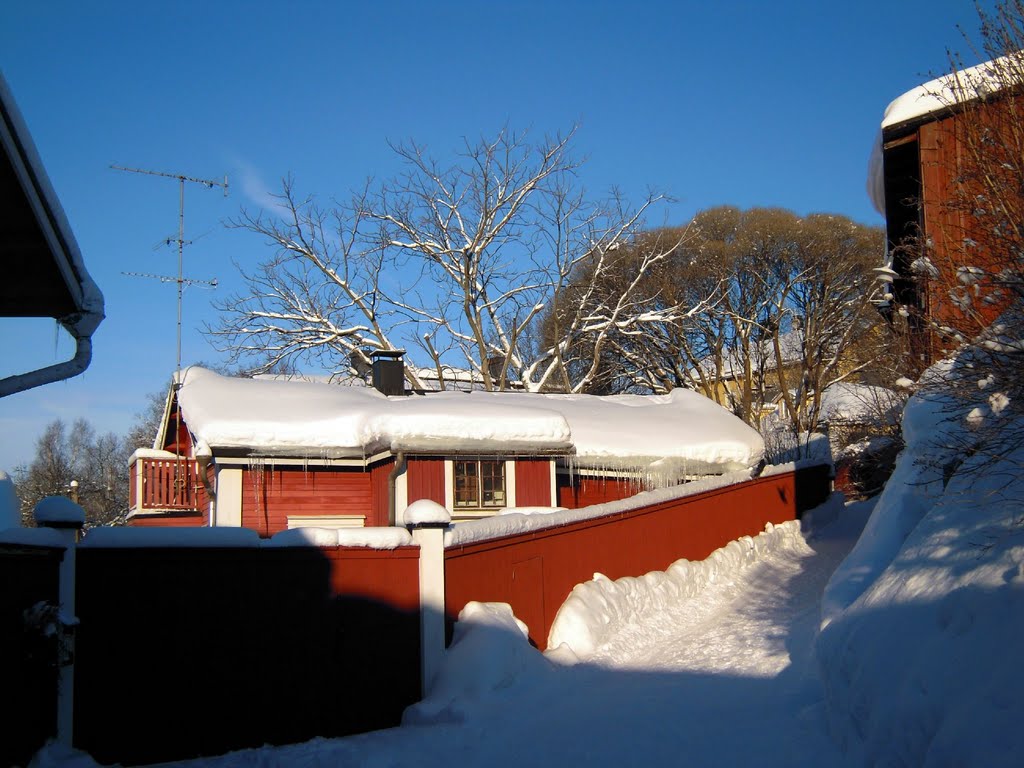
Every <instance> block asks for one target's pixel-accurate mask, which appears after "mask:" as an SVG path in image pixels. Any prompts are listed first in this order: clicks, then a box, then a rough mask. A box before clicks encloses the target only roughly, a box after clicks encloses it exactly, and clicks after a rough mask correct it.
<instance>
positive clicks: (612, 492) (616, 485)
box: [558, 474, 643, 509]
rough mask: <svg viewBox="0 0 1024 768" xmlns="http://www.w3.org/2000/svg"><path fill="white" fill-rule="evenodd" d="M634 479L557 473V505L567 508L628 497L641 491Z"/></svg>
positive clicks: (577, 507) (576, 507) (587, 505)
mask: <svg viewBox="0 0 1024 768" xmlns="http://www.w3.org/2000/svg"><path fill="white" fill-rule="evenodd" d="M642 490H643V488H642V487H640V485H639V484H638V483H637V482H636V481H635V480H629V479H625V478H617V477H587V476H584V475H577V474H573V475H565V474H560V475H558V506H560V507H568V508H569V509H579V508H580V507H589V506H591V505H592V504H604V503H605V502H606V501H618V500H619V499H628V498H629V497H630V496H635V495H636V494H637V493H639V492H640V491H642Z"/></svg>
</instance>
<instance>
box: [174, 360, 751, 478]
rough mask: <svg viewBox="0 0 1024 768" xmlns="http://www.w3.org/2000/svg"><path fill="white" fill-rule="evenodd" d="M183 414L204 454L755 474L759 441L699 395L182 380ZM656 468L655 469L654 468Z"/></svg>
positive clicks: (197, 376) (209, 376)
mask: <svg viewBox="0 0 1024 768" xmlns="http://www.w3.org/2000/svg"><path fill="white" fill-rule="evenodd" d="M180 380H181V382H182V384H181V389H180V391H179V393H178V399H179V403H180V405H181V410H182V415H183V417H184V419H185V423H186V424H187V425H188V427H189V429H190V430H191V432H192V434H193V435H194V436H195V438H196V440H197V443H198V445H197V450H198V451H200V452H206V451H212V452H213V453H215V454H216V453H217V451H218V450H241V451H245V452H246V453H248V454H250V455H257V456H275V455H277V456H304V457H309V458H321V457H322V458H342V457H367V456H371V455H373V454H374V453H377V452H380V451H399V450H402V451H411V452H420V453H444V454H456V453H472V452H479V453H488V454H490V453H493V454H506V455H508V454H515V453H529V454H533V453H555V454H567V455H568V454H572V455H574V459H573V461H574V463H575V464H576V465H577V466H582V467H593V468H608V469H612V468H622V469H641V468H643V469H648V468H651V469H652V471H661V470H662V469H663V468H665V465H666V464H671V465H674V466H675V467H676V468H677V469H680V468H684V467H685V469H686V470H687V472H688V473H689V472H692V473H708V472H720V471H732V470H737V469H742V468H747V467H751V466H753V465H755V464H757V463H758V462H759V461H760V460H761V457H762V455H763V451H764V444H763V442H762V440H761V437H760V435H758V433H757V432H756V431H754V430H753V429H751V428H750V427H748V426H747V425H746V424H744V423H743V422H742V421H741V420H739V419H738V418H736V417H735V416H733V415H732V414H731V413H729V412H728V411H727V410H726V409H724V408H722V407H721V406H719V405H717V404H715V403H714V402H712V401H711V400H709V399H707V398H706V397H704V396H702V395H699V394H697V393H695V392H690V391H685V390H675V391H673V392H671V393H670V394H667V395H651V396H642V395H614V396H608V397H598V396H594V395H541V394H527V393H522V392H469V393H466V392H435V393H431V394H428V395H414V396H409V397H387V396H385V395H383V394H381V393H380V392H378V391H377V390H375V389H372V388H360V387H345V386H339V385H331V384H318V383H307V382H296V381H267V380H258V379H238V378H230V377H225V376H220V375H218V374H216V373H213V372H212V371H208V370H205V369H202V368H189V369H187V370H186V371H184V372H183V373H182V374H181V379H180ZM654 465H656V466H654Z"/></svg>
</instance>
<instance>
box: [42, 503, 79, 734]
mask: <svg viewBox="0 0 1024 768" xmlns="http://www.w3.org/2000/svg"><path fill="white" fill-rule="evenodd" d="M33 515H34V517H35V520H36V525H38V526H39V527H40V528H52V529H53V530H54V531H56V532H57V533H58V534H59V535H60V537H61V540H62V543H63V544H64V557H63V558H62V559H61V562H60V578H59V581H58V584H59V587H58V591H59V597H58V599H59V601H60V608H59V609H58V612H57V616H56V621H55V627H54V629H55V631H56V632H57V633H58V635H57V647H58V659H57V663H58V665H59V666H58V673H57V674H58V676H57V741H58V742H59V743H61V744H66V745H67V746H69V747H70V746H71V743H72V738H73V736H74V724H75V626H76V625H77V624H78V618H77V617H76V616H75V550H76V548H77V546H78V534H79V532H80V531H81V530H82V526H83V525H85V510H83V509H82V508H81V507H80V506H78V504H76V503H75V502H73V501H71V499H69V498H66V497H64V496H49V497H47V498H45V499H43V500H42V501H40V502H39V503H38V504H36V507H35V509H34V510H33Z"/></svg>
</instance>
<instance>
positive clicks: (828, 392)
mask: <svg viewBox="0 0 1024 768" xmlns="http://www.w3.org/2000/svg"><path fill="white" fill-rule="evenodd" d="M902 408H903V398H902V397H901V396H900V395H899V394H898V393H897V392H894V391H892V390H891V389H886V388H885V387H874V386H870V385H868V384H855V383H852V382H845V381H844V382H839V383H837V384H832V385H831V386H829V387H827V388H826V389H825V391H823V392H822V393H821V411H820V414H819V416H820V419H821V421H822V422H823V423H826V424H828V423H830V422H831V423H835V422H843V421H845V422H854V423H864V422H871V421H892V422H895V421H896V420H897V419H898V418H899V414H900V412H901V410H902Z"/></svg>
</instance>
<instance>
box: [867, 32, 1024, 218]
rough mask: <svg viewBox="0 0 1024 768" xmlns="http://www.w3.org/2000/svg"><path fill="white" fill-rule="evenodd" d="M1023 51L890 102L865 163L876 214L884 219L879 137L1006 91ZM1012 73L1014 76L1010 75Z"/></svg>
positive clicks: (931, 82) (933, 82) (948, 76)
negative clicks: (971, 101) (967, 103)
mask: <svg viewBox="0 0 1024 768" xmlns="http://www.w3.org/2000/svg"><path fill="white" fill-rule="evenodd" d="M1021 59H1024V51H1017V52H1016V53H1013V54H1010V55H1008V56H1001V57H1000V58H998V59H993V60H992V61H986V62H983V63H981V64H978V65H976V66H973V67H968V68H966V69H962V70H959V71H958V72H952V73H950V74H946V75H943V76H942V77H937V78H935V79H934V80H929V81H928V82H927V83H923V84H922V85H919V86H917V87H916V88H912V89H910V90H909V91H907V92H906V93H904V94H902V95H901V96H899V97H897V98H895V99H893V100H892V101H891V102H890V103H889V106H888V107H886V109H885V114H883V116H882V123H881V126H880V129H879V132H878V135H877V136H876V138H875V143H874V145H873V147H872V149H871V157H870V159H869V160H868V178H867V184H866V186H867V192H868V197H869V198H870V199H871V202H872V204H873V205H874V208H875V210H876V211H878V212H879V213H880V214H882V215H883V216H884V215H885V180H884V170H883V164H882V142H883V138H882V134H883V132H888V131H890V130H892V129H894V128H898V127H899V126H905V125H908V124H911V123H915V122H917V121H920V120H923V119H924V118H926V117H928V116H929V115H932V114H936V113H939V112H942V111H943V110H947V109H949V108H950V107H953V106H955V105H957V104H961V103H965V102H967V101H970V100H972V99H974V98H977V97H980V96H982V95H985V94H988V93H996V92H998V91H1000V90H1002V89H1003V88H1005V87H1006V81H1007V78H1008V76H1009V77H1010V78H1016V77H1017V73H1020V72H1021V71H1022V66H1024V62H1022V61H1021ZM1010 73H1013V74H1010Z"/></svg>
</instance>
